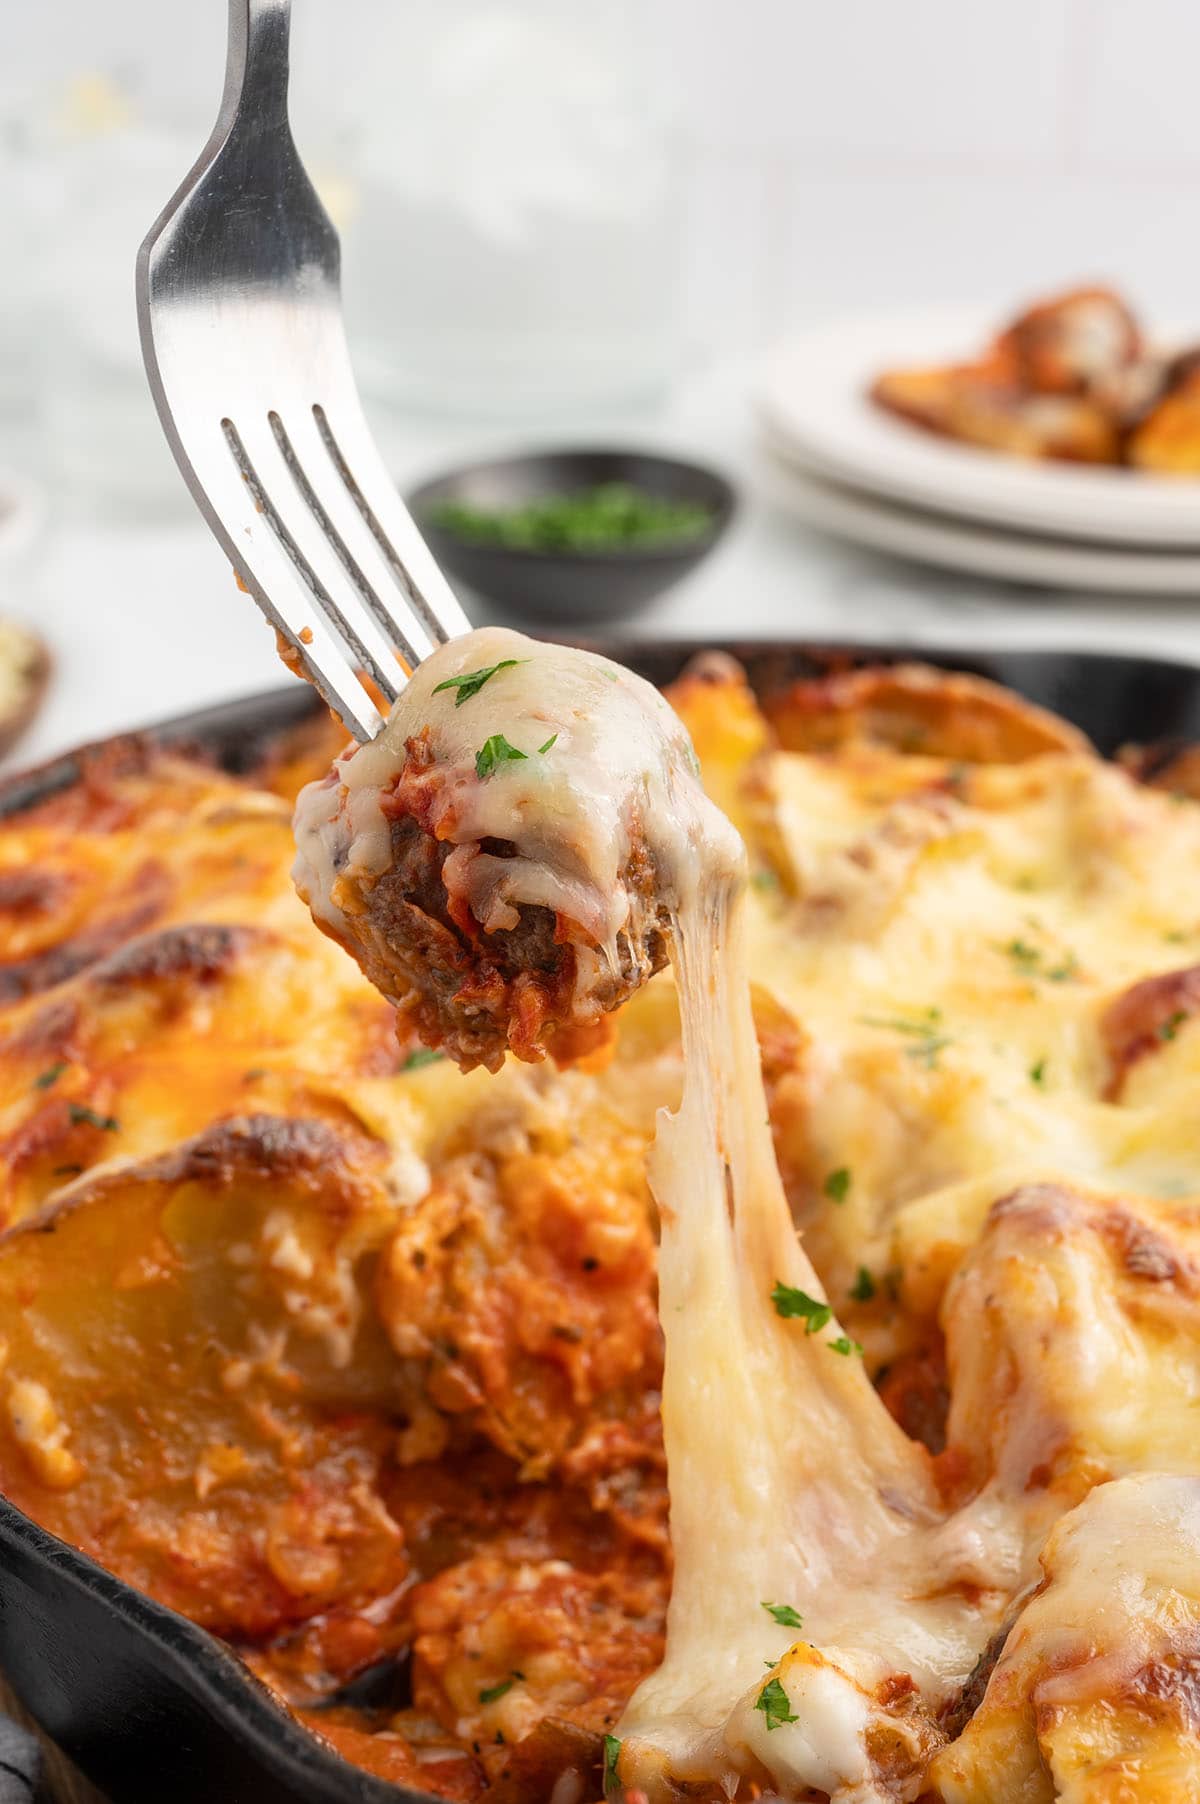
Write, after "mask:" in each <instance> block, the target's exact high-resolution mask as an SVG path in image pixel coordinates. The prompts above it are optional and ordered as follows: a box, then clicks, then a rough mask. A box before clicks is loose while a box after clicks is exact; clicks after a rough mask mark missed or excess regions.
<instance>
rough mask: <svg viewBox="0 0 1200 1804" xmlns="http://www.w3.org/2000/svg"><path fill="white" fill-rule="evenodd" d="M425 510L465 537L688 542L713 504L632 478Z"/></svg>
mask: <svg viewBox="0 0 1200 1804" xmlns="http://www.w3.org/2000/svg"><path fill="white" fill-rule="evenodd" d="M424 517H425V519H426V520H427V521H428V522H429V523H430V525H432V526H435V527H437V528H439V529H440V530H441V531H442V532H448V533H452V534H453V535H454V537H455V538H456V539H461V540H463V541H464V543H466V544H468V545H496V546H501V547H503V549H504V550H506V551H534V552H537V551H542V552H546V551H550V552H554V551H568V552H570V551H583V552H593V551H622V550H624V549H626V548H627V547H640V546H644V545H672V544H687V543H689V542H691V541H692V540H694V539H697V538H702V537H703V536H704V534H705V533H707V532H708V531H709V530H710V529H711V526H712V522H713V512H712V509H711V508H709V507H707V506H705V505H704V504H703V503H701V502H698V501H677V500H673V499H669V498H668V497H667V496H665V495H656V494H653V493H652V492H651V491H650V490H649V489H644V488H639V487H637V486H636V485H635V484H634V483H630V482H597V483H592V484H589V485H587V486H585V487H582V488H576V489H567V490H561V491H559V492H558V493H557V494H556V493H550V494H545V495H535V496H533V497H532V498H531V499H530V500H528V501H521V502H518V503H516V504H515V505H514V506H507V507H506V506H498V507H484V506H477V505H475V504H474V503H472V502H469V501H451V500H445V501H437V502H434V503H433V504H432V505H431V506H429V507H427V508H426V509H425V510H424ZM611 680H612V681H614V682H615V681H616V679H615V678H613V679H611Z"/></svg>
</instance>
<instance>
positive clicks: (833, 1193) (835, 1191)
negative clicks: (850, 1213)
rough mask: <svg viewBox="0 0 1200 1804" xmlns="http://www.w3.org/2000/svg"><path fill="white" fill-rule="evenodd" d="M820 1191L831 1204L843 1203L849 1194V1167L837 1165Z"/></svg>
mask: <svg viewBox="0 0 1200 1804" xmlns="http://www.w3.org/2000/svg"><path fill="white" fill-rule="evenodd" d="M821 1189H822V1190H823V1191H824V1193H825V1195H826V1196H827V1197H828V1198H829V1200H830V1202H831V1203H844V1202H845V1200H846V1198H847V1196H848V1195H849V1192H850V1167H849V1166H848V1165H839V1166H838V1168H837V1170H836V1171H831V1172H830V1174H829V1176H828V1177H827V1178H826V1180H825V1182H824V1183H823V1184H822V1186H821Z"/></svg>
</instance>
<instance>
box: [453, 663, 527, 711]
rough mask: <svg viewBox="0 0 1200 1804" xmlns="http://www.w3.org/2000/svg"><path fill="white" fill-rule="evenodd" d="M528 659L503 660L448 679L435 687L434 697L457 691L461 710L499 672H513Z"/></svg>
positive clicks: (455, 702) (457, 701)
mask: <svg viewBox="0 0 1200 1804" xmlns="http://www.w3.org/2000/svg"><path fill="white" fill-rule="evenodd" d="M528 662H529V660H528V658H501V660H500V662H499V663H498V664H489V665H488V666H487V667H486V669H484V670H469V671H467V673H466V675H465V676H453V677H447V678H446V680H445V682H444V683H437V684H435V685H434V690H433V693H434V695H440V694H441V693H442V690H443V689H457V690H458V694H457V695H456V696H455V698H454V706H455V707H456V708H461V707H462V705H463V703H464V702H469V701H470V699H471V697H472V696H473V695H478V694H479V691H480V690H481V689H482V688H483V685H484V684H485V683H487V682H490V681H491V679H492V678H493V677H494V676H495V674H496V672H497V671H498V670H511V669H512V667H513V665H514V664H527V663H528Z"/></svg>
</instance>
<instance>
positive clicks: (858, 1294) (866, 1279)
mask: <svg viewBox="0 0 1200 1804" xmlns="http://www.w3.org/2000/svg"><path fill="white" fill-rule="evenodd" d="M850 1295H851V1297H852V1298H853V1300H854V1301H855V1302H856V1303H869V1302H870V1301H871V1298H872V1297H873V1296H874V1295H875V1280H874V1278H873V1277H872V1276H871V1274H870V1272H869V1271H868V1270H867V1268H866V1266H865V1265H860V1266H859V1268H858V1276H857V1277H856V1278H855V1280H854V1282H853V1284H852V1285H851V1286H850Z"/></svg>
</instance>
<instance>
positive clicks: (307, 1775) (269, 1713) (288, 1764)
mask: <svg viewBox="0 0 1200 1804" xmlns="http://www.w3.org/2000/svg"><path fill="white" fill-rule="evenodd" d="M707 648H709V649H711V645H710V646H709V647H707ZM604 649H606V650H611V651H612V652H613V654H614V655H615V656H617V657H619V658H622V659H623V660H624V661H625V662H626V663H628V664H630V665H632V666H633V668H635V669H637V670H639V671H641V672H642V674H643V675H645V676H647V677H649V678H651V679H652V680H653V681H655V682H659V683H663V682H668V681H670V680H671V679H672V678H673V677H675V676H676V675H678V673H679V671H680V669H681V668H682V666H683V665H684V664H685V663H686V661H687V660H688V658H689V657H690V656H692V654H693V653H694V652H696V651H697V650H699V649H701V647H700V646H697V645H693V644H688V643H684V642H681V643H676V644H669V643H668V644H663V643H655V644H639V643H627V644H624V645H615V646H606V647H605V648H604ZM719 649H723V650H727V651H730V652H732V653H733V654H734V655H735V656H737V657H739V658H740V659H741V660H742V661H743V662H744V663H745V665H746V667H747V669H748V670H749V673H750V676H751V679H752V681H753V683H754V685H755V687H756V688H757V689H758V690H759V692H760V693H765V692H767V691H769V690H770V689H772V688H774V687H777V686H779V685H781V684H783V683H785V682H787V681H789V680H791V679H794V678H795V677H798V676H812V675H818V674H821V673H822V672H824V671H827V670H829V669H830V668H831V667H844V666H847V665H852V664H861V663H870V662H878V661H880V660H884V661H887V662H894V661H896V660H897V659H898V658H902V657H913V656H916V657H919V658H921V659H922V660H923V661H925V662H928V663H933V664H938V665H943V666H947V667H951V668H955V669H961V670H970V671H974V672H975V673H977V674H978V675H981V676H987V677H991V678H993V679H994V680H995V681H997V682H1000V683H1005V684H1008V685H1009V686H1010V687H1011V688H1013V689H1015V690H1017V691H1018V692H1019V693H1021V694H1022V695H1025V696H1028V697H1029V699H1030V700H1032V701H1035V702H1039V703H1041V704H1042V705H1043V706H1045V707H1048V708H1052V709H1054V710H1055V711H1056V712H1057V713H1060V714H1063V715H1065V716H1066V718H1067V719H1069V720H1072V721H1074V722H1075V723H1076V725H1078V726H1080V727H1082V728H1083V730H1084V732H1085V733H1087V734H1088V735H1089V736H1090V737H1091V738H1092V739H1093V740H1094V742H1095V743H1096V745H1097V746H1098V747H1099V748H1100V750H1101V751H1102V752H1106V753H1111V752H1114V751H1116V749H1117V747H1118V746H1120V745H1122V744H1124V743H1127V742H1129V741H1137V742H1139V743H1141V744H1147V743H1158V742H1164V741H1172V740H1188V739H1200V669H1196V668H1191V667H1189V666H1186V665H1180V664H1170V663H1166V662H1164V661H1162V660H1159V659H1151V658H1133V657H1123V656H1106V655H1104V654H1101V653H1086V652H1045V651H1016V652H985V653H979V652H972V653H961V654H960V653H956V652H954V651H929V650H928V649H926V648H921V649H920V650H919V651H899V650H898V649H897V648H895V647H892V648H887V647H863V646H858V647H855V648H853V649H839V648H835V647H831V646H824V645H822V646H799V645H778V644H751V645H744V646H738V645H727V646H724V647H721V648H719ZM318 706H319V703H318V702H317V699H316V697H315V696H314V695H313V694H312V692H311V691H310V690H309V689H307V688H306V687H305V686H304V685H302V684H297V685H296V686H294V687H292V688H289V689H280V690H271V691H270V692H268V693H267V694H266V695H261V696H251V697H248V698H246V699H245V700H242V701H236V702H229V703H226V704H225V705H224V706H222V707H217V708H210V709H207V710H205V711H204V712H203V713H199V714H191V715H187V716H184V717H182V718H180V719H176V720H172V721H168V722H166V723H165V724H163V725H162V726H160V727H158V728H155V729H153V733H154V736H155V737H157V738H159V739H161V740H162V741H164V742H168V743H173V744H187V745H195V746H198V747H202V748H203V749H204V750H206V751H207V752H208V753H209V754H210V755H211V756H213V757H215V758H216V759H217V760H218V761H219V762H220V763H221V764H222V765H224V766H225V768H226V769H229V770H231V771H235V772H236V771H244V770H248V769H252V768H253V767H254V765H255V764H256V763H257V762H258V761H259V759H260V758H261V757H262V755H263V753H264V752H265V751H266V750H267V749H268V747H269V745H270V743H271V741H272V740H273V739H274V738H275V737H276V736H277V735H278V734H280V733H282V732H284V731H286V730H287V729H288V728H289V727H294V726H298V725H299V724H300V723H301V722H302V721H304V720H305V719H307V718H308V717H310V716H311V715H312V714H313V713H314V711H315V710H316V708H317V707H318ZM76 771H77V762H76V759H75V758H74V756H73V755H71V754H68V755H66V756H65V757H63V758H59V759H57V760H55V761H54V762H53V763H52V764H49V765H46V766H44V767H43V768H42V769H41V770H38V771H33V772H30V773H29V774H27V775H24V776H17V777H13V778H10V779H8V781H7V782H5V783H3V784H0V814H4V813H12V812H15V811H17V810H19V809H21V808H23V807H27V806H29V805H30V803H32V802H34V801H36V800H39V799H41V798H43V797H45V796H47V795H49V794H51V793H52V792H53V791H54V790H55V789H60V788H64V787H65V786H66V785H68V784H69V783H70V782H72V781H73V779H74V776H75V774H76ZM0 1670H3V1672H4V1673H5V1674H6V1675H7V1677H8V1680H9V1682H10V1684H11V1685H12V1687H13V1689H14V1690H15V1691H16V1693H17V1695H18V1696H19V1697H20V1699H21V1701H22V1702H23V1703H24V1704H25V1706H26V1708H27V1709H28V1710H29V1711H30V1712H31V1713H32V1714H33V1715H34V1716H35V1717H36V1718H37V1719H38V1721H39V1722H40V1723H41V1724H42V1725H43V1727H44V1728H45V1729H46V1731H47V1733H48V1734H49V1735H51V1736H52V1737H53V1739H54V1740H55V1741H57V1742H58V1743H59V1744H60V1745H61V1746H62V1747H63V1748H64V1749H65V1750H66V1752H67V1753H68V1754H70V1755H71V1756H72V1758H73V1759H74V1760H75V1761H76V1763H77V1765H78V1766H79V1767H80V1768H81V1769H82V1770H83V1771H84V1772H85V1773H86V1774H87V1776H88V1777H89V1778H90V1779H92V1780H93V1781H94V1782H95V1783H96V1784H97V1785H99V1786H100V1787H101V1788H102V1789H104V1790H106V1791H108V1792H110V1793H111V1794H112V1796H113V1797H114V1799H115V1800H118V1801H119V1804H162V1801H163V1799H164V1798H165V1799H169V1800H170V1804H217V1801H219V1804H402V1801H404V1800H407V1804H425V1794H423V1793H418V1792H413V1791H405V1790H401V1789H399V1788H396V1787H394V1786H391V1785H388V1784H386V1783H385V1782H384V1781H383V1780H381V1779H377V1778H374V1777H372V1776H371V1775H369V1774H366V1773H363V1772H360V1771H359V1770H358V1769H357V1768H355V1767H352V1766H350V1765H349V1764H348V1763H346V1762H345V1761H343V1760H342V1759H341V1758H340V1757H339V1756H338V1755H337V1754H335V1753H333V1752H332V1750H330V1749H329V1748H327V1747H325V1746H324V1745H323V1744H322V1743H320V1742H318V1741H317V1740H316V1738H315V1737H314V1736H312V1735H310V1734H309V1733H308V1731H307V1730H306V1729H304V1728H303V1727H302V1726H301V1725H300V1724H299V1723H297V1722H296V1721H294V1720H293V1718H292V1717H290V1716H289V1715H288V1714H287V1712H286V1711H285V1710H283V1709H282V1708H281V1706H280V1705H278V1704H277V1703H276V1702H275V1701H274V1699H273V1698H272V1697H271V1696H270V1694H269V1693H268V1692H267V1691H266V1690H265V1689H264V1688H263V1687H262V1686H261V1685H260V1684H258V1682H257V1681H256V1680H255V1679H254V1678H253V1677H252V1675H251V1674H250V1673H249V1672H248V1671H247V1669H246V1668H245V1667H244V1666H243V1665H242V1664H241V1662H240V1661H239V1660H238V1659H237V1657H236V1656H235V1655H234V1654H232V1653H231V1652H230V1651H229V1650H228V1649H227V1648H226V1647H224V1646H223V1644H222V1643H221V1642H219V1641H218V1640H216V1639H215V1638H214V1637H213V1636H211V1635H209V1634H206V1633H205V1632H204V1631H203V1630H201V1629H197V1628H195V1627H193V1626H192V1624H191V1623H189V1622H186V1621H185V1620H184V1619H183V1617H181V1616H177V1615H175V1613H174V1612H173V1611H171V1610H166V1609H164V1608H163V1607H162V1606H161V1605H159V1604H155V1603H152V1602H150V1600H149V1599H147V1598H145V1597H143V1596H141V1595H140V1594H139V1593H138V1592H135V1591H133V1590H131V1589H130V1588H129V1587H128V1586H127V1585H124V1584H122V1583H121V1582H120V1581H119V1580H118V1579H115V1578H113V1577H111V1576H110V1575H109V1574H108V1573H106V1572H104V1571H102V1570H101V1568H100V1567H98V1566H97V1565H95V1564H94V1562H93V1561H91V1560H89V1559H86V1558H85V1557H84V1556H83V1555H82V1554H79V1553H77V1552H75V1550H74V1549H73V1548H70V1547H68V1546H66V1545H65V1544H64V1543H63V1542H61V1541H58V1540H56V1539H55V1538H54V1536H52V1535H48V1534H46V1533H45V1532H44V1530H42V1529H40V1528H38V1527H37V1526H36V1524H35V1523H33V1522H31V1521H30V1520H29V1518H28V1517H27V1516H25V1515H23V1514H22V1513H21V1512H20V1511H19V1510H17V1509H15V1508H14V1507H13V1506H12V1505H11V1504H10V1503H8V1502H6V1501H5V1500H4V1499H2V1498H0Z"/></svg>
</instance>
